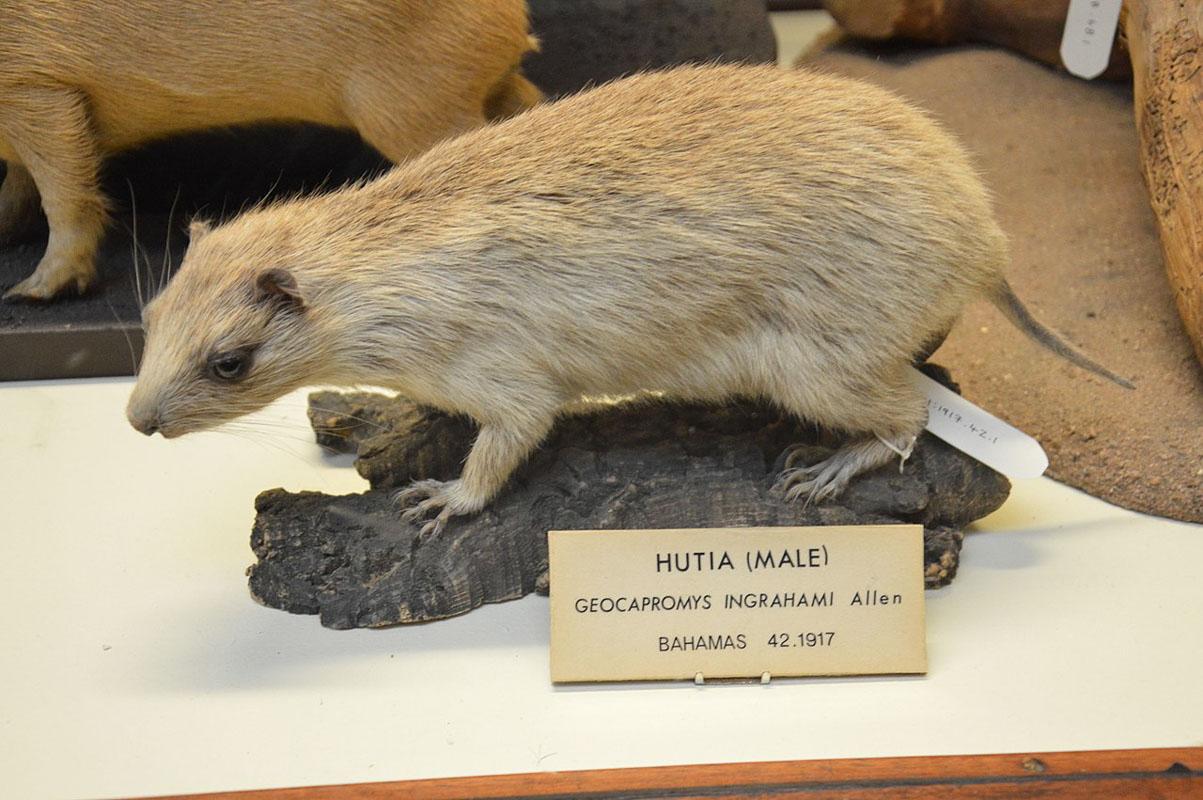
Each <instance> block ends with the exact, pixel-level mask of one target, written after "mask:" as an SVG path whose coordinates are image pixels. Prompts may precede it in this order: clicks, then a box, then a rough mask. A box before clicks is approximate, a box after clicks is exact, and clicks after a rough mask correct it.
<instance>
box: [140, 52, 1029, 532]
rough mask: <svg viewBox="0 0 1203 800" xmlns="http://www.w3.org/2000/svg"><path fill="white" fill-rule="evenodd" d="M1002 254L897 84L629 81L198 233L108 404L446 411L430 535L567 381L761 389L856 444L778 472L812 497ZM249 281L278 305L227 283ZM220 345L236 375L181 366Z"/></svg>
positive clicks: (884, 419) (901, 393)
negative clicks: (446, 452) (234, 356)
mask: <svg viewBox="0 0 1203 800" xmlns="http://www.w3.org/2000/svg"><path fill="white" fill-rule="evenodd" d="M1006 260H1007V254H1006V243H1005V240H1004V236H1003V234H1002V232H1001V231H1000V230H999V228H998V226H997V224H995V222H994V219H993V216H992V213H991V210H990V205H989V202H988V199H987V196H986V191H985V189H984V188H983V187H982V184H981V182H980V181H979V180H978V178H977V177H976V176H975V174H974V172H973V170H972V169H971V167H970V165H969V162H968V160H967V159H966V157H965V154H964V153H963V151H962V150H961V148H960V147H959V146H958V145H957V144H956V142H954V141H953V139H952V138H951V137H950V136H949V135H948V134H946V133H945V132H943V131H942V130H941V129H940V128H939V127H938V126H937V125H935V124H934V123H933V122H932V121H931V120H930V119H929V118H928V117H927V116H925V115H924V114H922V113H920V112H918V111H917V110H915V109H914V108H912V107H911V106H909V105H907V104H906V103H904V102H903V101H901V100H899V99H898V98H897V97H895V96H893V95H891V94H889V93H887V92H885V91H883V90H881V89H877V88H874V87H872V86H869V85H866V84H863V83H859V82H856V81H852V80H848V79H843V78H837V77H834V76H829V75H821V74H813V73H807V72H800V71H796V72H794V71H791V72H787V71H779V70H776V69H772V68H764V67H687V68H679V69H675V70H670V71H666V72H662V73H654V74H645V75H637V76H634V77H631V78H628V79H625V80H621V81H618V82H615V83H612V84H609V85H606V86H603V87H601V88H599V89H596V90H593V91H589V92H585V93H583V94H580V95H578V96H575V97H571V98H568V99H566V100H561V101H559V102H557V103H554V104H550V105H546V106H542V107H539V108H536V109H533V110H531V111H529V112H527V113H526V114H523V115H521V116H519V117H516V118H514V119H512V120H509V121H507V122H504V123H501V124H499V125H495V126H490V127H489V128H485V129H482V130H479V131H475V132H472V133H469V134H466V135H464V136H461V137H459V138H457V139H454V140H451V141H447V142H443V143H441V144H439V145H436V146H435V147H434V148H433V149H432V150H430V151H429V152H427V153H426V154H424V155H422V156H420V157H418V158H416V159H414V160H412V161H410V162H408V163H406V164H403V165H402V166H400V167H398V168H396V169H394V170H392V171H391V172H390V173H388V174H387V175H385V176H383V177H381V178H380V179H378V180H376V181H374V182H373V183H370V184H367V185H366V186H363V187H358V188H347V189H344V190H342V191H339V192H336V193H333V194H330V195H327V196H323V197H316V198H312V199H308V200H303V201H299V202H292V203H285V204H280V205H276V206H273V207H270V208H265V209H261V210H257V211H253V212H251V213H248V214H246V215H244V216H243V217H241V218H239V219H237V220H235V221H233V222H231V223H229V224H227V225H225V226H223V227H221V228H218V229H216V230H213V231H212V232H208V233H204V234H203V235H200V236H199V238H198V239H197V240H196V241H194V242H193V243H192V245H191V247H190V249H189V251H188V253H187V255H186V257H185V259H184V263H183V266H182V267H181V269H180V271H179V273H178V274H177V276H176V277H175V278H174V280H173V281H172V282H171V283H170V285H169V286H168V287H167V289H166V290H165V291H164V293H163V294H162V295H161V296H160V297H159V298H157V299H156V300H155V301H153V302H152V303H151V304H150V305H149V306H148V307H147V309H146V322H147V324H148V331H147V332H148V336H149V339H148V343H147V350H146V358H145V361H144V363H143V366H142V370H141V374H140V376H139V379H138V383H137V386H136V387H135V389H134V392H133V395H132V396H131V398H130V403H129V409H128V413H129V418H130V420H131V422H132V423H133V424H134V425H135V427H138V428H139V429H140V430H143V431H145V432H148V433H149V432H153V431H154V430H160V431H161V432H162V433H163V435H164V436H176V435H179V434H182V433H186V432H188V431H193V430H199V429H203V428H207V427H211V426H214V425H217V424H219V423H221V422H223V421H225V420H228V419H231V418H233V417H235V416H237V415H239V414H243V413H246V412H248V411H251V410H253V409H255V408H258V407H261V406H263V405H264V404H266V403H268V402H270V401H271V400H273V399H275V398H276V397H278V396H280V395H281V394H283V393H285V392H287V391H290V390H292V389H295V388H297V387H299V386H302V385H305V384H315V383H333V384H360V383H363V384H375V385H381V386H387V387H391V388H393V389H395V390H397V391H398V392H400V393H402V394H403V395H405V396H407V397H409V398H412V399H413V400H416V401H418V402H420V403H426V404H429V405H432V406H436V407H438V408H442V409H446V410H448V411H453V412H461V413H465V414H469V415H471V416H472V417H473V418H475V419H476V420H477V421H478V422H479V423H480V426H481V430H480V436H479V438H478V440H477V441H476V444H475V446H474V447H473V449H472V452H471V454H470V455H469V457H468V460H467V462H466V464H465V467H464V471H463V475H462V477H461V478H460V479H459V480H455V481H450V482H448V483H445V484H438V483H430V482H427V483H424V484H420V485H418V486H415V487H413V488H412V489H411V490H409V491H408V492H406V493H404V495H403V499H404V500H414V499H420V498H423V497H425V498H426V499H425V500H424V501H423V502H421V503H419V505H418V507H417V508H416V509H414V510H413V511H412V512H411V514H425V513H428V512H434V511H436V510H439V509H441V513H440V514H439V516H438V518H437V519H436V520H435V521H434V522H433V523H431V526H433V527H434V528H436V529H437V528H438V527H439V526H441V525H442V524H443V523H444V522H445V521H446V520H447V519H448V518H449V517H450V516H452V515H454V514H463V513H471V512H473V511H476V510H478V509H480V508H481V507H482V506H484V505H485V504H486V503H487V502H488V501H489V499H490V498H491V497H493V495H494V494H495V493H496V492H497V491H498V490H499V489H500V488H501V487H502V485H503V484H504V482H505V480H506V478H507V476H508V475H509V474H510V472H511V471H512V470H513V469H514V467H515V466H516V465H517V464H519V463H520V462H521V461H522V460H523V459H524V458H525V457H526V455H527V454H528V453H529V451H530V450H531V449H532V448H533V447H535V446H536V445H537V444H538V443H539V441H540V440H541V439H542V438H543V436H544V435H545V434H546V433H547V431H548V429H549V428H550V426H551V425H552V423H553V421H554V419H555V417H556V415H557V414H558V413H561V412H562V410H564V409H566V408H570V407H572V405H573V404H574V403H576V402H577V401H578V400H580V399H581V398H582V397H588V396H598V395H627V394H632V393H638V392H642V391H647V390H658V391H662V392H665V393H667V394H669V395H671V396H674V397H680V398H690V399H700V400H714V401H717V400H722V399H723V398H727V397H730V396H733V395H759V396H763V397H767V398H770V399H771V400H773V401H774V402H776V403H778V404H779V405H780V406H781V407H783V408H785V409H787V410H789V411H792V412H794V413H796V414H797V415H798V416H800V417H802V418H805V419H808V420H812V421H814V422H817V423H820V424H822V425H825V426H828V427H830V428H834V429H841V430H845V431H848V432H850V433H853V434H857V435H859V437H860V438H859V439H857V440H855V441H854V442H853V443H852V444H850V445H849V446H848V447H847V448H845V449H844V450H842V451H840V452H839V453H837V454H836V455H835V456H834V457H832V458H831V459H830V460H829V461H827V462H824V463H823V464H820V465H817V466H815V467H799V468H792V467H791V469H789V470H788V471H787V472H786V473H785V474H783V476H782V484H781V485H782V487H783V488H785V489H788V490H789V492H790V494H791V496H798V495H806V496H808V497H809V498H811V499H822V498H824V497H826V496H829V495H831V494H834V493H836V492H838V491H840V490H841V489H842V488H843V487H844V486H845V485H846V483H847V482H848V480H849V478H851V476H853V475H855V474H857V473H858V472H861V471H864V470H866V469H869V468H872V467H875V466H878V465H880V464H882V463H885V462H886V461H887V460H889V459H890V458H891V457H893V455H894V454H895V453H903V454H905V453H906V452H907V449H908V448H909V446H910V444H911V443H912V442H913V440H914V437H915V436H916V435H917V434H918V433H919V431H920V429H921V428H922V427H923V425H924V423H925V421H926V407H925V403H924V400H923V398H922V397H920V396H919V394H918V393H917V390H916V389H915V388H914V385H913V384H912V381H911V367H910V364H911V361H912V359H913V358H914V357H915V356H916V354H917V353H919V352H920V351H921V350H922V349H923V347H924V346H925V345H927V344H928V343H929V342H930V341H931V340H932V339H933V338H935V337H938V336H939V335H941V334H943V333H944V332H945V331H947V330H948V328H949V327H950V326H951V325H952V323H953V321H954V320H955V319H956V317H957V316H958V314H959V313H960V310H961V308H962V306H963V305H964V304H965V303H966V302H968V301H969V300H970V299H971V298H973V297H975V296H979V295H982V294H985V295H988V296H991V297H992V298H994V299H998V298H1001V297H1005V295H1006V290H1005V281H1003V278H1002V272H1001V270H1002V267H1003V265H1004V264H1005V263H1006ZM266 270H286V271H287V272H288V273H289V274H290V275H292V276H293V277H294V279H295V293H292V294H289V295H287V296H283V295H280V294H278V293H276V294H273V295H272V296H271V298H270V299H268V300H266V301H265V300H264V299H260V300H255V299H253V296H254V294H255V290H254V289H253V287H254V285H255V284H256V281H257V280H259V278H257V276H262V275H263V273H264V271H266ZM294 295H295V296H294ZM244 347H246V348H252V347H253V348H257V349H256V350H255V356H254V362H253V366H252V368H251V370H250V371H249V373H248V374H247V376H246V377H245V378H244V379H243V380H241V381H237V382H233V383H222V382H219V381H215V380H213V379H211V378H207V377H206V376H205V365H206V363H207V359H210V358H211V356H212V355H213V354H214V353H220V352H223V351H227V350H231V349H234V348H244Z"/></svg>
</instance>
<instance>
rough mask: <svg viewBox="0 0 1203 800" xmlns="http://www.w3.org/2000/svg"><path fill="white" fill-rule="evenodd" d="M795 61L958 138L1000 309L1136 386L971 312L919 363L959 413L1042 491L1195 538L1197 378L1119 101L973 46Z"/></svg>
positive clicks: (1201, 459)
mask: <svg viewBox="0 0 1203 800" xmlns="http://www.w3.org/2000/svg"><path fill="white" fill-rule="evenodd" d="M809 63H812V64H816V65H818V66H819V67H821V68H823V69H830V70H834V71H837V72H841V73H845V74H849V75H854V76H857V77H861V78H866V79H869V80H872V81H874V82H876V83H879V84H882V85H884V86H887V87H890V88H892V89H895V90H896V91H898V92H900V93H901V94H903V95H905V96H906V97H909V98H911V99H913V100H914V101H916V102H917V103H919V104H920V105H922V106H923V107H925V108H927V109H929V110H930V111H931V112H932V113H934V114H935V115H936V116H937V117H938V118H939V119H940V120H941V121H943V122H944V123H945V124H946V125H947V126H948V127H949V128H951V129H952V130H953V131H955V132H956V133H957V134H959V135H960V136H961V137H962V139H963V140H964V142H965V143H966V144H967V145H968V146H969V148H970V149H971V150H972V151H973V153H974V155H975V158H976V162H977V164H978V166H979V168H980V169H981V171H982V173H983V176H984V178H985V180H986V182H987V184H988V185H989V186H990V187H991V189H992V191H993V192H994V194H995V200H996V206H997V210H998V214H999V217H1000V220H1001V222H1002V225H1003V228H1004V229H1005V230H1006V231H1007V233H1008V235H1009V236H1010V237H1011V244H1012V255H1013V259H1012V265H1011V268H1010V270H1009V273H1008V275H1009V279H1010V281H1011V284H1012V285H1013V286H1014V288H1015V290H1016V293H1017V294H1018V295H1019V296H1020V297H1021V298H1023V299H1024V301H1025V302H1026V303H1027V305H1028V306H1029V307H1030V308H1031V310H1032V311H1033V312H1034V313H1035V314H1036V315H1037V317H1039V318H1040V319H1041V320H1042V321H1044V322H1045V323H1046V324H1048V325H1050V326H1051V327H1053V328H1054V329H1056V330H1057V331H1059V332H1060V333H1061V334H1063V335H1064V336H1065V337H1067V338H1068V339H1069V340H1070V341H1072V342H1073V343H1074V344H1076V345H1077V346H1078V347H1079V348H1080V349H1081V350H1083V351H1084V352H1086V353H1087V354H1089V355H1090V356H1091V357H1092V358H1094V359H1095V360H1097V361H1100V362H1102V363H1103V364H1105V365H1107V366H1108V367H1109V368H1111V369H1112V370H1113V371H1115V372H1117V373H1119V374H1120V375H1123V376H1126V377H1128V378H1129V379H1130V380H1132V381H1133V382H1134V383H1135V384H1136V385H1137V388H1136V390H1135V391H1128V390H1124V389H1121V388H1119V387H1116V386H1114V385H1111V384H1109V383H1107V382H1106V381H1104V380H1102V379H1099V378H1096V377H1095V376H1093V375H1090V374H1088V373H1085V372H1083V371H1082V370H1079V369H1076V368H1074V367H1072V366H1070V365H1068V364H1066V363H1064V362H1062V361H1061V360H1059V359H1058V358H1056V357H1055V356H1052V355H1050V354H1049V353H1047V352H1045V351H1044V350H1042V349H1040V348H1039V347H1037V346H1036V345H1034V344H1032V343H1031V342H1030V341H1029V340H1027V339H1026V338H1025V337H1024V336H1023V335H1022V334H1020V333H1019V332H1018V331H1017V330H1015V329H1014V328H1012V327H1011V326H1010V324H1009V323H1008V322H1007V321H1006V320H1005V319H1004V318H1003V317H1002V315H1001V314H999V313H998V312H997V311H995V310H994V309H993V308H992V307H990V306H989V305H988V304H987V303H984V302H982V303H978V304H975V305H974V306H972V307H971V308H970V309H968V311H967V313H966V314H965V316H964V317H963V318H962V320H961V322H960V324H959V325H958V326H957V327H956V329H955V330H954V331H953V333H952V335H951V336H950V337H949V338H948V340H947V342H946V343H945V345H944V346H943V347H942V348H941V349H940V350H939V352H938V353H937V354H936V356H935V358H934V360H936V361H938V362H939V363H942V364H944V365H945V366H947V367H949V368H950V369H952V372H953V375H954V376H955V377H956V379H957V380H958V381H959V382H960V383H961V385H962V388H963V390H964V392H965V394H966V396H967V397H969V398H970V399H971V400H973V401H974V402H976V403H978V404H979V405H981V406H983V407H985V408H987V409H989V410H990V411H992V412H993V413H995V414H997V415H999V416H1001V417H1003V418H1005V419H1006V420H1008V421H1009V422H1011V423H1012V424H1014V425H1016V426H1017V427H1019V428H1021V429H1023V430H1025V431H1027V432H1028V433H1030V434H1032V435H1033V436H1035V437H1036V438H1037V439H1039V440H1040V441H1041V442H1042V443H1043V445H1044V447H1045V449H1046V450H1047V451H1048V454H1049V459H1050V461H1051V466H1050V468H1049V475H1051V476H1052V477H1054V478H1056V479H1058V480H1061V481H1063V482H1065V483H1068V484H1070V485H1071V486H1076V487H1078V488H1081V489H1083V490H1085V491H1087V492H1089V493H1091V494H1093V495H1096V496H1098V497H1101V498H1103V499H1105V500H1108V501H1110V502H1112V503H1116V504H1118V505H1121V506H1124V507H1126V508H1131V509H1136V510H1139V511H1145V512H1148V513H1152V514H1158V515H1162V516H1168V517H1173V518H1176V519H1183V520H1189V521H1193V522H1203V370H1201V369H1200V367H1199V364H1198V363H1197V362H1196V361H1195V359H1194V357H1193V354H1192V352H1191V349H1190V345H1189V342H1188V341H1187V338H1186V335H1185V333H1184V332H1183V330H1182V326H1181V323H1180V321H1179V319H1178V316H1177V313H1176V311H1175V308H1174V304H1173V299H1172V296H1171V293H1170V289H1169V286H1168V284H1167V282H1166V279H1165V275H1164V269H1163V262H1162V256H1161V250H1160V244H1159V241H1158V238H1157V229H1156V226H1155V222H1154V217H1153V212H1152V210H1151V209H1150V207H1149V203H1148V199H1147V195H1146V192H1145V187H1144V182H1143V179H1142V177H1141V174H1140V161H1139V149H1138V144H1137V137H1136V130H1135V126H1134V123H1133V120H1132V96H1131V91H1130V89H1129V88H1128V87H1127V86H1126V85H1120V84H1114V83H1089V82H1085V81H1081V80H1078V79H1076V78H1072V77H1070V76H1068V75H1065V74H1063V73H1058V72H1056V71H1054V70H1052V69H1049V68H1047V67H1044V66H1041V65H1038V64H1035V63H1032V62H1030V61H1027V60H1025V59H1023V58H1020V57H1018V56H1014V55H1011V54H1009V53H1006V52H1003V51H1000V50H994V49H985V48H976V47H964V48H952V49H940V50H897V49H887V50H880V49H875V50H872V51H865V50H856V49H852V48H840V49H836V50H830V51H827V52H825V53H823V54H822V55H820V56H817V57H816V59H815V60H814V61H813V62H809Z"/></svg>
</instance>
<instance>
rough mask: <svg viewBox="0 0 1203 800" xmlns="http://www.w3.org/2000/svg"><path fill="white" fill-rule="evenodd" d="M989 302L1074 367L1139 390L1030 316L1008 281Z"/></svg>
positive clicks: (1039, 342)
mask: <svg viewBox="0 0 1203 800" xmlns="http://www.w3.org/2000/svg"><path fill="white" fill-rule="evenodd" d="M990 299H991V301H992V302H993V303H994V305H995V307H996V308H998V310H999V311H1001V312H1002V313H1003V314H1005V315H1006V317H1007V319H1009V320H1011V322H1012V323H1014V325H1015V327H1016V328H1019V330H1021V331H1023V332H1024V333H1026V334H1027V335H1028V336H1029V337H1031V338H1032V340H1033V341H1035V342H1037V343H1038V344H1040V345H1043V346H1044V347H1045V348H1047V349H1049V350H1051V351H1052V352H1054V353H1056V354H1057V355H1059V356H1061V357H1062V358H1064V359H1065V360H1066V361H1068V362H1070V363H1071V364H1074V365H1076V366H1079V367H1081V368H1082V369H1084V370H1087V371H1089V372H1093V373H1094V374H1095V375H1098V376H1100V377H1102V378H1106V379H1107V380H1109V381H1111V382H1112V383H1118V384H1119V385H1120V386H1123V387H1124V388H1125V389H1135V388H1136V387H1135V386H1133V385H1132V383H1131V382H1130V381H1127V380H1125V379H1123V378H1121V377H1120V376H1118V375H1116V374H1115V373H1114V372H1112V371H1111V370H1109V369H1107V368H1106V367H1104V366H1103V365H1102V364H1099V363H1097V362H1094V361H1091V360H1090V359H1089V358H1087V357H1086V356H1084V355H1082V354H1081V353H1079V352H1078V351H1077V350H1074V349H1073V348H1072V347H1070V346H1069V344H1067V343H1066V341H1065V340H1064V339H1062V338H1061V337H1059V336H1058V335H1057V334H1055V333H1053V332H1052V331H1051V330H1049V329H1048V328H1046V327H1044V325H1042V324H1041V323H1040V322H1039V320H1037V319H1036V318H1035V317H1033V316H1032V314H1031V312H1029V311H1028V310H1027V308H1026V307H1025V306H1024V304H1023V303H1022V302H1020V300H1019V298H1018V297H1016V296H1015V292H1013V291H1012V290H1011V286H1010V284H1008V283H1007V282H1006V281H1005V280H1004V281H1003V282H1002V283H1001V284H1000V285H999V287H998V289H997V290H995V292H994V294H993V295H992V296H991V298H990Z"/></svg>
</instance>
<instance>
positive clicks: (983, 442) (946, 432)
mask: <svg viewBox="0 0 1203 800" xmlns="http://www.w3.org/2000/svg"><path fill="white" fill-rule="evenodd" d="M911 378H912V379H913V380H914V382H915V386H916V387H917V388H918V389H919V391H920V392H922V393H923V396H924V398H925V399H926V400H927V425H926V426H925V427H926V428H927V430H928V431H929V432H930V433H932V434H933V435H935V436H938V437H939V438H941V439H943V440H944V441H946V442H948V443H949V444H950V445H952V446H953V447H955V448H956V449H958V450H960V451H961V452H962V453H965V454H966V455H968V456H970V457H972V458H975V459H977V460H978V461H980V462H982V463H983V464H985V465H986V466H987V467H989V468H990V469H993V470H997V471H998V472H1001V473H1002V474H1003V475H1006V476H1007V477H1008V478H1039V477H1040V476H1041V475H1043V474H1044V471H1045V470H1046V469H1048V455H1047V454H1046V453H1045V452H1044V448H1043V447H1041V446H1040V442H1038V441H1036V440H1035V439H1033V438H1032V437H1031V436H1028V435H1027V434H1026V433H1024V432H1023V431H1021V430H1019V429H1018V428H1016V427H1014V426H1012V425H1008V424H1007V423H1005V422H1003V421H1002V420H1001V419H999V418H998V417H996V416H994V415H993V414H990V413H988V412H987V411H985V410H984V409H981V408H978V407H977V406H975V405H974V404H973V403H970V402H969V401H968V400H966V399H965V398H964V397H961V395H959V394H957V393H956V392H954V391H953V390H952V389H949V388H948V387H947V386H944V385H943V384H941V383H939V382H937V381H934V380H932V379H931V378H929V377H927V376H926V375H924V374H923V373H922V372H920V371H919V370H912V371H911Z"/></svg>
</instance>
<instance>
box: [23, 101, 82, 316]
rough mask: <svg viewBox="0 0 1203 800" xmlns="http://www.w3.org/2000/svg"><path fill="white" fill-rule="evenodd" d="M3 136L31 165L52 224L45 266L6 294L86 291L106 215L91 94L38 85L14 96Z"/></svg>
mask: <svg viewBox="0 0 1203 800" xmlns="http://www.w3.org/2000/svg"><path fill="white" fill-rule="evenodd" d="M0 137H3V138H4V139H5V140H6V141H7V142H8V143H9V146H10V147H11V148H12V150H13V151H14V152H15V153H16V154H17V155H18V156H19V157H20V160H21V163H22V164H24V165H25V168H26V169H27V170H29V174H30V177H31V178H32V179H33V182H34V183H35V184H36V185H37V190H38V192H39V194H41V197H42V208H43V210H44V211H45V212H46V221H47V222H48V223H49V224H50V239H49V241H48V242H47V245H46V253H45V254H44V255H43V256H42V260H41V262H39V263H38V266H37V269H36V270H34V272H33V274H32V275H30V276H29V277H28V278H26V279H25V280H23V281H21V282H20V283H18V284H17V285H16V286H14V287H12V288H11V289H9V290H8V291H7V292H6V293H5V295H4V296H5V298H10V297H20V298H29V299H35V300H49V299H50V298H52V297H54V296H55V295H56V294H58V293H60V292H61V291H63V290H64V289H67V288H73V289H75V290H76V291H80V292H82V291H84V290H85V289H87V288H88V287H89V286H90V285H91V284H92V282H93V281H94V280H95V278H96V265H95V263H94V258H95V255H96V249H97V247H98V246H99V244H100V237H101V234H102V233H103V231H104V221H105V202H104V198H103V196H102V195H101V194H100V188H99V183H98V175H99V172H100V156H99V153H98V149H97V146H96V140H95V137H94V136H93V135H92V130H91V124H90V120H89V115H88V109H87V101H86V98H85V97H84V96H83V95H82V94H80V93H79V92H77V91H74V90H71V89H67V88H50V89H30V90H28V91H26V92H24V93H22V94H21V95H20V96H19V97H18V98H17V99H15V100H13V99H11V98H8V99H6V102H5V105H4V106H3V109H2V110H0ZM6 183H7V181H6Z"/></svg>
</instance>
